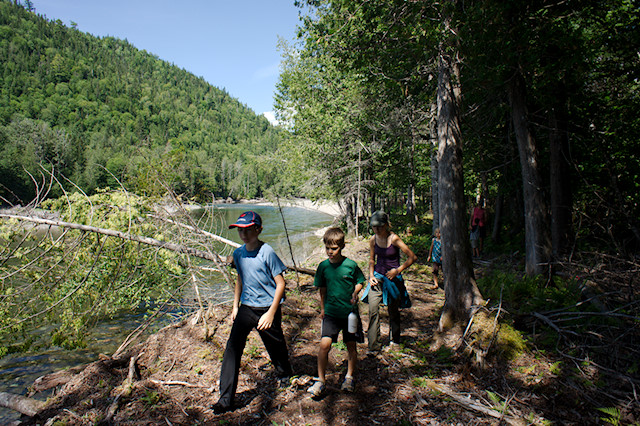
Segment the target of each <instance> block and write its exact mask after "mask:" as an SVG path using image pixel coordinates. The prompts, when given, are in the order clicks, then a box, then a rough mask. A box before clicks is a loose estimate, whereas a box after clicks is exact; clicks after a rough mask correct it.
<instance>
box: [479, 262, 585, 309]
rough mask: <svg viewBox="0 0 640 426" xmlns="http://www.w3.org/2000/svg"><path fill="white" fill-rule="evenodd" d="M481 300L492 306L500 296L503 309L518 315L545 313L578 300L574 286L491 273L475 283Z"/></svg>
mask: <svg viewBox="0 0 640 426" xmlns="http://www.w3.org/2000/svg"><path fill="white" fill-rule="evenodd" d="M477 282H478V288H479V289H480V291H481V292H482V295H483V296H484V298H485V299H491V300H492V301H494V303H497V302H498V301H499V300H500V297H501V294H502V302H503V306H506V308H507V310H514V311H517V312H520V313H528V312H534V311H546V310H552V309H556V308H561V307H565V306H571V305H573V304H575V303H576V302H577V301H578V300H579V297H580V292H579V291H578V285H577V282H576V281H574V280H568V281H561V280H559V282H558V283H557V285H545V283H544V278H542V277H529V276H520V275H519V274H515V273H512V272H502V271H496V270H494V271H492V272H491V273H489V274H487V275H485V276H483V277H481V278H479V279H478V281H477Z"/></svg>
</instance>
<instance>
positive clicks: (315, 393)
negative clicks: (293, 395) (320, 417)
mask: <svg viewBox="0 0 640 426" xmlns="http://www.w3.org/2000/svg"><path fill="white" fill-rule="evenodd" d="M307 392H309V393H310V394H311V397H312V398H317V397H319V396H320V395H322V392H324V383H322V382H321V381H320V380H318V381H316V382H315V383H314V384H313V386H311V387H310V388H309V389H307Z"/></svg>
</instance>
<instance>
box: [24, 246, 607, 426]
mask: <svg viewBox="0 0 640 426" xmlns="http://www.w3.org/2000/svg"><path fill="white" fill-rule="evenodd" d="M345 254H346V255H347V256H348V257H351V258H353V259H355V260H356V261H359V262H361V265H362V264H363V262H366V260H367V255H368V253H367V244H366V242H363V241H352V242H351V243H350V244H349V246H348V247H347V248H346V249H345ZM322 258H323V254H322V253H320V252H319V253H317V254H316V255H315V256H314V257H313V258H312V259H311V260H310V262H311V263H310V265H312V264H314V263H315V264H317V263H316V262H317V261H318V260H321V259H322ZM420 269H422V270H424V268H411V269H410V270H409V271H408V272H407V273H406V274H405V279H406V280H407V288H408V290H409V293H410V295H411V297H412V302H413V306H412V308H410V309H405V310H402V311H401V312H402V321H403V324H404V332H403V337H404V343H403V344H402V346H401V348H400V349H399V350H395V351H383V352H382V353H381V354H380V355H378V356H377V357H367V356H365V352H366V344H360V345H359V347H358V351H359V355H360V356H359V359H360V362H359V365H358V371H357V375H356V380H357V384H356V392H355V393H353V394H346V393H343V392H341V391H340V390H339V386H340V382H341V379H342V377H343V376H344V372H345V370H346V349H345V348H344V345H342V344H337V345H334V347H333V349H332V351H331V355H330V365H329V369H328V375H327V385H328V386H327V388H328V392H326V393H325V396H324V397H323V398H322V399H321V400H319V401H316V400H312V399H310V398H309V397H308V394H307V392H306V389H307V387H308V386H309V381H310V380H311V377H313V376H314V375H315V374H316V351H317V343H318V338H319V335H318V333H319V329H320V318H319V316H318V304H319V297H318V295H317V292H316V290H315V289H314V288H313V283H312V278H311V277H308V276H302V275H301V276H300V277H301V278H302V281H301V282H300V284H299V285H298V283H296V282H295V274H291V275H289V277H288V278H289V280H288V282H287V286H288V296H287V300H286V302H285V304H284V307H283V323H284V328H285V335H286V336H288V340H289V348H290V353H291V362H292V365H293V368H294V372H295V373H296V377H294V379H293V380H292V382H291V384H290V385H289V386H286V387H278V384H277V380H276V378H275V377H274V376H273V374H272V369H271V366H270V363H269V358H268V355H267V353H266V351H265V350H264V347H263V345H262V343H261V342H260V340H259V337H258V335H257V333H255V332H253V333H252V334H251V335H250V338H249V341H248V342H247V345H246V348H245V352H244V356H243V366H242V369H241V373H240V378H239V384H238V393H237V399H236V403H237V405H238V408H237V409H236V410H235V411H232V412H229V413H225V414H222V415H216V414H214V413H213V412H212V411H211V410H210V408H209V407H210V406H211V405H212V404H213V403H214V402H216V400H217V396H218V394H217V386H218V378H219V373H220V363H221V359H222V352H223V348H224V344H225V342H226V338H227V336H228V332H229V328H230V325H231V321H230V318H229V316H230V315H229V314H230V307H228V306H227V307H218V308H216V309H215V310H214V312H213V316H212V317H211V318H209V319H208V326H209V328H210V329H215V333H214V334H213V337H212V338H211V340H210V341H209V342H207V341H205V339H204V327H203V323H202V322H201V321H200V322H198V323H197V324H192V323H191V322H188V321H185V322H183V323H182V324H177V325H174V326H170V327H167V328H165V329H163V330H161V331H160V332H158V333H156V334H154V335H153V336H151V337H150V338H149V339H148V340H146V341H145V342H143V343H139V344H137V345H136V346H134V347H132V348H131V349H130V350H129V351H128V353H127V356H126V357H125V358H124V360H125V362H123V363H120V364H117V363H114V362H113V361H112V360H109V359H105V360H101V361H97V362H95V363H93V364H91V365H89V366H88V367H87V368H86V369H85V370H84V371H82V372H80V373H79V374H76V375H75V376H73V378H72V379H71V381H69V382H68V383H67V384H66V385H64V386H63V387H62V388H61V389H60V390H59V391H58V393H57V396H56V397H55V398H54V399H52V400H51V404H50V408H49V409H48V410H46V411H45V412H43V413H42V414H41V415H40V416H38V418H35V419H29V420H27V421H26V422H25V424H44V423H45V422H46V421H47V420H49V423H48V424H53V419H55V420H59V421H61V422H62V423H59V424H66V425H85V424H87V425H88V424H119V425H160V424H166V425H192V424H211V425H213V424H247V425H274V424H278V425H339V424H349V425H354V424H358V425H360V424H361V425H372V424H374V425H375V424H381V425H397V424H407V425H409V424H416V425H418V424H419V425H427V424H433V425H440V424H451V425H485V424H486V425H496V424H501V423H510V424H522V425H525V424H543V422H544V421H545V420H544V419H550V418H551V419H553V420H554V421H555V422H559V423H562V424H581V425H584V424H598V423H600V422H599V421H598V418H597V417H593V416H591V417H585V416H588V415H589V414H588V413H587V412H585V411H584V410H582V409H581V406H583V405H584V404H585V403H586V402H585V401H584V400H576V399H577V398H576V394H575V393H574V392H572V391H571V389H572V386H573V387H576V385H575V384H572V383H569V384H566V383H558V380H557V377H556V376H555V375H554V374H552V373H551V372H550V365H551V364H552V362H553V360H552V359H539V358H537V359H534V358H533V357H531V356H522V357H519V358H518V359H516V360H515V361H513V362H510V363H506V362H505V363H500V364H496V365H492V366H491V367H490V368H486V369H483V370H479V369H475V368H474V367H473V365H472V363H471V362H469V359H468V357H467V356H465V355H461V354H459V353H457V352H454V351H452V350H450V349H448V346H452V345H453V343H451V341H452V340H455V339H456V338H457V337H456V336H459V334H458V335H456V333H451V334H449V335H448V338H449V339H450V342H449V345H448V346H447V345H443V346H440V345H439V344H438V343H436V342H438V341H439V342H443V341H445V340H446V339H443V338H441V337H443V336H438V338H434V333H435V330H436V328H437V313H438V309H439V307H440V306H442V303H443V300H444V293H443V292H442V290H440V289H433V288H432V285H431V283H430V276H429V275H428V274H419V273H416V270H420ZM365 309H366V308H365ZM384 315H386V312H385V310H383V321H382V336H383V338H385V339H388V322H387V318H386V316H384ZM366 320H367V317H366V314H364V315H363V321H364V323H365V324H364V325H365V329H366ZM444 337H446V336H444ZM445 343H446V341H445ZM131 356H135V357H136V359H137V360H136V364H137V367H138V369H139V375H135V374H134V375H133V377H130V378H131V379H132V381H131V384H130V385H129V386H128V383H125V381H126V380H127V376H128V375H129V376H131V373H130V372H129V368H128V364H127V362H126V361H127V360H128V359H130V357H131ZM123 383H125V385H124V386H123ZM434 386H436V388H434ZM489 389H491V390H492V393H493V394H494V395H497V397H496V398H497V399H498V401H494V400H492V398H490V397H489V394H488V393H487V390H489ZM442 391H445V393H442ZM500 401H502V403H501V402H500ZM506 401H508V403H507V402H506ZM474 404H475V406H474ZM505 406H508V411H507V414H506V415H505V416H502V414H501V407H502V409H504V407H505ZM581 410H582V411H581ZM591 414H593V413H592V412H591Z"/></svg>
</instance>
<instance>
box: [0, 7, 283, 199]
mask: <svg viewBox="0 0 640 426" xmlns="http://www.w3.org/2000/svg"><path fill="white" fill-rule="evenodd" d="M219 66H221V67H224V66H225V64H219ZM0 76H1V81H0V196H1V197H3V198H4V200H3V201H2V202H3V203H7V202H8V203H11V204H17V203H25V202H29V201H30V200H31V198H32V197H33V195H34V184H33V182H32V179H31V177H30V176H29V174H31V175H32V176H34V177H35V179H36V180H37V181H40V180H41V179H40V178H39V176H40V173H41V171H42V170H40V165H42V166H44V167H45V168H47V169H48V170H52V171H54V173H55V176H56V177H58V178H59V179H62V177H63V176H64V177H65V178H68V179H70V180H71V181H73V182H74V183H75V184H77V185H78V186H79V187H81V188H82V189H83V190H85V191H86V192H88V193H91V192H93V191H94V190H95V189H96V188H101V187H106V186H111V187H114V186H117V185H118V182H117V180H119V181H121V182H122V183H123V184H124V185H125V186H126V187H127V189H129V190H133V191H137V192H139V193H142V194H157V193H164V192H165V191H166V188H164V187H163V186H162V185H163V184H168V185H169V186H170V187H171V188H172V189H173V190H175V191H176V192H178V193H183V194H185V195H187V196H190V197H191V196H195V197H199V198H200V199H204V200H207V199H211V194H214V195H216V196H218V197H227V196H232V197H234V198H239V197H255V196H259V195H262V193H263V191H265V190H266V189H267V188H269V187H270V186H272V185H273V184H274V182H275V180H274V179H275V178H276V177H275V174H274V164H272V162H271V161H270V159H269V158H268V157H269V156H270V155H269V154H271V153H273V152H274V151H275V150H276V149H277V147H278V144H279V140H280V139H281V135H280V131H279V130H277V129H275V128H273V127H272V126H271V125H270V124H269V122H268V121H267V119H266V118H264V117H262V116H258V115H256V114H255V112H254V111H252V110H250V109H249V108H247V107H246V106H245V105H243V104H241V103H240V102H238V101H237V100H236V99H233V98H231V97H230V96H229V94H228V93H226V92H225V91H224V90H220V89H218V88H216V87H213V86H211V85H210V84H209V83H207V82H205V81H204V80H203V79H202V78H199V77H196V76H194V75H192V74H190V73H189V72H187V71H185V70H182V69H180V68H178V67H177V66H175V65H172V64H169V63H167V62H165V61H162V60H160V59H159V58H158V57H156V56H154V55H152V54H150V53H148V52H146V51H141V50H138V49H137V48H136V47H134V46H132V45H131V44H130V43H128V42H127V41H126V40H119V39H115V38H112V37H104V38H96V37H94V36H91V35H89V34H85V33H82V32H80V31H78V30H77V29H75V28H67V27H66V26H64V25H63V24H62V22H60V21H49V20H47V19H45V18H43V17H41V16H38V15H37V11H36V13H34V12H30V11H28V10H26V9H25V8H23V7H22V6H20V5H16V4H14V2H11V1H8V0H2V1H0ZM53 195H56V194H55V192H54V194H53Z"/></svg>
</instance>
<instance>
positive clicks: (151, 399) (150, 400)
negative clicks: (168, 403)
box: [140, 390, 160, 408]
mask: <svg viewBox="0 0 640 426" xmlns="http://www.w3.org/2000/svg"><path fill="white" fill-rule="evenodd" d="M140 400H141V401H142V402H144V403H145V404H146V405H147V406H148V407H149V408H153V407H155V406H156V405H158V403H159V402H160V394H159V393H158V392H156V391H152V390H146V391H145V396H143V397H142V398H140Z"/></svg>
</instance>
